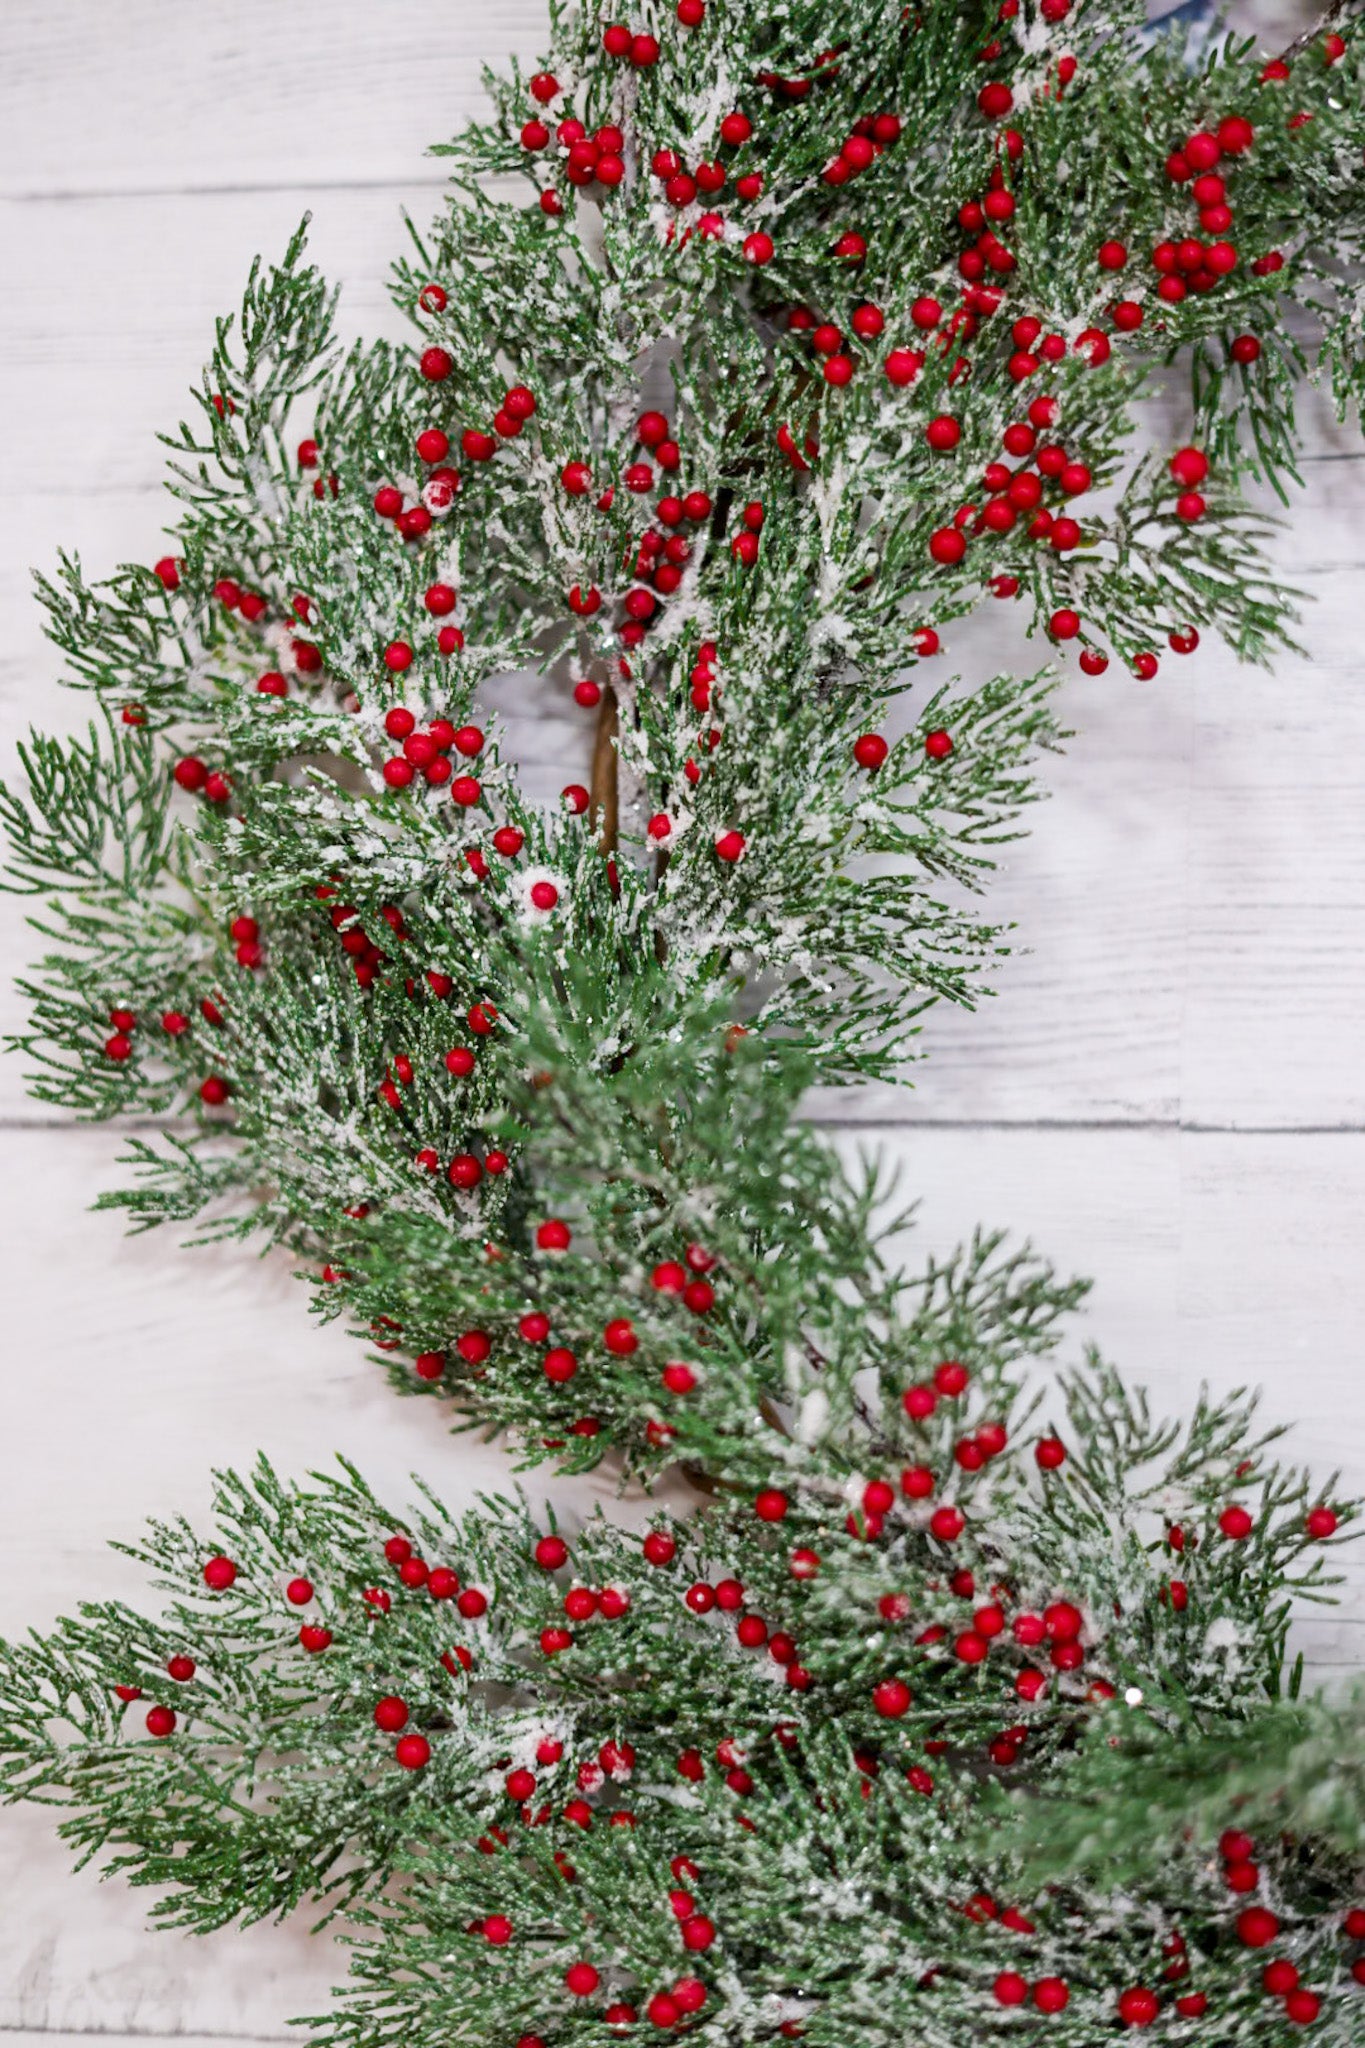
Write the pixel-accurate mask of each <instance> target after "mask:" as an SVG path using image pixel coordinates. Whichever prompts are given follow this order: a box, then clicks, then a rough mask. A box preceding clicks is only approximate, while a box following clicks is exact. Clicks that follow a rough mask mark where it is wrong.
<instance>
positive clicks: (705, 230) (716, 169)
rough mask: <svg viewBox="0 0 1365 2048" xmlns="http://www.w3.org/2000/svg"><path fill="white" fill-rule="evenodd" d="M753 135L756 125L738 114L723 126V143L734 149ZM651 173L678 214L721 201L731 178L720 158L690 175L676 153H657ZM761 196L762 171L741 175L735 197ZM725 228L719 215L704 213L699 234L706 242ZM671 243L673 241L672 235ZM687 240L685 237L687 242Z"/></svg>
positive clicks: (702, 164)
mask: <svg viewBox="0 0 1365 2048" xmlns="http://www.w3.org/2000/svg"><path fill="white" fill-rule="evenodd" d="M753 132H754V131H753V123H752V122H751V121H750V119H749V117H748V115H747V114H743V113H740V112H738V111H736V112H734V113H730V114H726V115H725V116H724V118H723V120H722V121H721V124H720V139H721V142H722V143H723V144H724V145H725V146H726V147H728V148H731V149H738V148H740V147H741V146H742V145H743V144H744V143H746V142H748V141H749V139H750V137H751V136H752V135H753ZM650 170H651V171H652V172H653V174H654V176H655V177H656V178H657V179H659V180H660V182H661V183H662V185H663V188H664V198H665V199H666V200H667V201H668V203H669V205H670V206H671V207H672V208H673V209H674V210H675V212H682V211H683V209H684V208H686V207H689V206H691V205H692V204H693V203H694V202H695V201H697V200H698V199H699V198H700V199H701V200H703V201H705V200H708V199H716V198H719V196H720V194H721V193H722V192H723V191H724V190H725V187H726V185H727V183H728V182H729V179H730V175H731V173H730V170H729V169H728V168H727V166H726V165H725V164H724V163H722V162H721V161H720V159H719V158H717V157H711V158H703V159H702V160H701V161H700V162H699V163H698V164H697V165H696V167H695V168H694V169H693V170H690V171H689V170H688V168H687V166H686V164H685V163H684V161H683V159H682V157H681V156H680V155H679V154H678V152H677V150H676V149H657V150H655V152H654V155H653V157H652V158H651V159H650ZM762 192H763V177H762V174H761V172H759V171H742V172H741V173H740V174H739V176H738V177H737V178H736V179H735V195H736V197H737V198H739V199H742V200H745V201H746V202H748V201H753V200H755V199H758V198H759V197H761V195H762ZM724 226H725V223H724V220H723V218H722V217H721V215H720V214H718V213H712V212H705V213H703V214H702V215H701V218H700V219H699V221H698V222H697V233H698V234H700V235H701V236H702V238H703V239H707V238H715V237H717V236H719V235H720V234H721V233H723V231H724ZM690 232H691V230H690V229H689V230H688V233H690ZM669 239H670V240H671V239H672V234H671V232H670V237H669ZM686 239H687V236H686V235H684V237H683V240H684V242H685V241H686Z"/></svg>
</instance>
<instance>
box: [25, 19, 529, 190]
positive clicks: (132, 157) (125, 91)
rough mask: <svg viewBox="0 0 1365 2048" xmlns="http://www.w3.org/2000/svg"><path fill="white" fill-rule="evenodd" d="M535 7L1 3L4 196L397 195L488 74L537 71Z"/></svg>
mask: <svg viewBox="0 0 1365 2048" xmlns="http://www.w3.org/2000/svg"><path fill="white" fill-rule="evenodd" d="M545 18H546V10H545V7H544V5H543V4H542V0H501V4H500V5H498V6H497V7H484V6H481V5H479V0H451V4H448V5H447V6H445V7H443V8H442V9H441V11H440V14H439V16H435V15H432V14H423V13H420V12H418V13H412V14H408V15H406V16H405V15H404V14H403V13H402V12H401V11H395V10H393V9H390V8H386V7H374V6H372V5H370V4H369V0H329V4H328V5H326V6H323V5H321V4H320V0H310V4H308V5H303V6H296V7H280V6H277V5H275V4H274V0H232V4H231V5H227V6H221V7H215V8H212V9H200V8H183V9H182V8H173V7H166V6H163V5H161V4H160V0H120V5H119V6H118V7H117V8H107V7H102V6H100V5H98V4H96V0H55V4H53V5H51V6H37V5H35V4H33V0H10V4H9V5H7V6H6V8H5V11H4V22H3V31H4V44H3V51H4V72H5V81H4V91H5V102H6V105H5V112H6V132H7V142H6V146H5V151H4V159H3V169H0V190H3V191H4V192H5V193H6V194H21V195H22V194H40V195H43V196H48V195H52V194H57V195H63V194H75V195H80V194H85V193H95V194H103V193H108V192H128V191H134V192H136V191H146V190H149V189H150V190H154V191H167V190H169V191H196V190H204V189H208V190H214V189H222V188H224V187H237V188H240V187H243V186H246V187H252V186H259V187H277V186H284V185H294V186H297V185H306V184H307V185H311V184H334V185H338V186H349V187H355V186H364V185H367V184H375V183H379V182H388V183H390V184H393V183H406V182H407V181H408V180H410V179H411V178H412V177H413V176H414V171H415V170H420V169H422V168H425V169H426V171H427V172H428V174H429V175H430V176H431V177H432V179H433V180H434V179H436V178H438V177H439V168H438V167H436V166H434V165H430V164H428V165H426V166H424V167H423V166H421V165H420V164H419V159H420V158H421V156H422V153H423V152H424V151H425V150H426V149H427V147H428V146H429V145H430V144H431V143H433V142H439V141H441V140H442V139H443V138H445V137H446V136H449V135H452V134H453V133H454V132H455V131H456V129H457V128H459V127H460V126H461V125H462V124H463V122H464V121H466V120H467V119H469V117H470V116H471V115H475V114H481V113H484V112H485V111H486V109H487V101H486V98H485V96H484V92H483V86H482V83H481V71H482V67H483V66H484V65H485V64H493V65H496V66H497V67H498V68H500V69H501V68H504V67H505V65H506V63H507V60H508V58H509V57H510V56H512V55H516V56H518V57H520V59H521V60H522V62H523V65H525V64H527V63H528V62H532V61H534V59H535V58H536V56H537V55H538V54H539V52H540V50H541V48H542V43H543V37H544V32H545V28H544V25H545Z"/></svg>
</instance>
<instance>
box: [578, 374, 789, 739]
mask: <svg viewBox="0 0 1365 2048" xmlns="http://www.w3.org/2000/svg"><path fill="white" fill-rule="evenodd" d="M635 439H636V442H637V444H638V446H639V447H640V448H642V449H643V450H645V452H646V454H647V455H648V457H649V458H650V459H649V460H646V459H644V457H643V456H641V457H638V458H637V459H636V460H635V461H633V462H630V463H628V464H627V465H626V468H625V471H624V473H623V476H622V482H623V483H624V485H625V487H626V489H627V490H628V491H630V492H632V493H633V494H634V495H636V496H638V497H644V496H646V495H647V494H648V493H649V492H651V491H652V490H653V489H654V488H655V484H656V481H657V478H656V474H655V471H656V468H657V469H658V470H661V471H662V472H663V473H664V474H665V475H666V476H671V475H673V474H674V473H675V472H676V471H677V470H678V469H679V468H680V467H681V465H682V450H681V448H680V447H679V445H678V442H677V441H676V440H675V439H674V438H673V435H672V434H671V433H670V431H669V423H668V420H667V418H666V417H665V415H664V414H663V413H661V412H654V411H649V412H643V413H641V415H640V417H639V419H638V420H637V422H636V426H635ZM559 480H560V483H561V485H562V486H563V488H564V490H565V491H566V492H567V494H568V495H569V496H570V497H571V498H582V497H586V496H587V494H588V493H589V491H591V489H592V481H593V480H592V471H591V469H590V468H589V466H588V464H587V463H586V462H584V461H581V460H576V461H572V462H566V463H565V465H564V467H563V469H562V470H561V471H560V478H559ZM614 496H615V492H614V490H612V489H611V488H608V489H607V490H605V491H604V492H602V494H601V495H600V496H599V497H598V499H597V508H598V510H599V511H606V510H608V509H609V508H610V506H611V504H612V502H613V499H614ZM711 512H712V503H711V498H710V496H709V494H708V493H707V492H706V491H698V490H694V491H687V492H685V493H683V494H681V495H679V494H678V493H676V492H672V491H669V492H666V493H665V495H664V496H663V497H661V498H660V499H658V500H657V502H656V504H655V507H654V519H653V522H652V523H651V525H650V526H649V527H647V528H646V529H645V531H644V532H643V533H642V534H641V536H640V539H639V541H638V543H636V544H635V545H634V547H633V549H632V552H631V553H629V554H628V555H627V557H626V562H625V567H626V569H627V571H628V572H629V571H631V570H632V569H633V573H634V575H635V578H636V581H635V583H634V584H633V585H632V587H631V588H630V589H629V590H628V591H627V592H626V594H625V597H624V598H623V600H622V609H623V610H624V612H625V618H624V620H623V622H622V623H621V625H620V626H619V627H618V629H617V630H618V637H619V639H620V641H621V645H622V646H623V647H626V648H631V647H638V646H639V645H640V643H641V642H642V641H643V639H644V637H645V634H646V631H647V630H648V628H649V626H650V624H651V622H652V621H653V620H654V619H655V617H656V615H657V613H658V609H659V599H660V598H661V597H664V598H666V597H671V596H672V595H673V593H674V592H675V591H676V590H677V589H678V588H679V586H680V584H681V583H682V579H683V572H684V569H685V567H686V564H687V562H688V560H689V559H690V557H691V553H692V544H691V542H690V541H689V540H688V539H687V537H686V535H685V534H684V533H682V532H681V531H679V529H680V528H682V527H683V526H684V525H691V526H698V525H700V524H701V523H702V522H703V521H704V520H707V519H709V518H710V516H711ZM758 518H759V523H760V524H761V522H762V509H761V507H760V508H759V511H758ZM569 605H570V609H571V610H574V611H577V612H580V613H583V614H591V613H593V612H596V611H597V610H598V609H599V608H600V605H601V595H600V593H599V592H598V591H596V590H593V591H590V592H588V593H586V594H585V593H583V592H582V591H581V590H579V589H578V587H577V586H575V589H574V590H573V591H571V592H570V594H569ZM600 694H601V693H600V690H598V691H597V692H596V694H595V695H594V694H592V693H589V694H588V698H587V701H589V702H596V701H597V696H600ZM580 701H583V700H582V699H580Z"/></svg>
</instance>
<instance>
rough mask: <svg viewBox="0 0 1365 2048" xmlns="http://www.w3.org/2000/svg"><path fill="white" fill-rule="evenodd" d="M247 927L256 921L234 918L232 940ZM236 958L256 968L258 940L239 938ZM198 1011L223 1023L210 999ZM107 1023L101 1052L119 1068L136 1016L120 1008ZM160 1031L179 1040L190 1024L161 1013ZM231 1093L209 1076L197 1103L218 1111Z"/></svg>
mask: <svg viewBox="0 0 1365 2048" xmlns="http://www.w3.org/2000/svg"><path fill="white" fill-rule="evenodd" d="M248 927H250V928H251V930H252V932H253V933H255V931H256V920H255V919H254V918H250V917H239V918H234V920H233V925H232V930H233V935H234V937H236V936H237V933H238V930H239V928H240V930H241V931H242V932H245V931H246V930H247V928H248ZM237 957H238V960H239V961H240V962H241V964H242V965H243V966H244V967H256V966H259V965H260V961H261V958H262V957H263V956H262V954H261V948H260V945H259V942H258V938H257V937H256V936H253V937H252V938H249V939H248V938H238V941H237ZM199 1007H200V1010H201V1012H202V1014H203V1016H204V1018H205V1020H206V1022H208V1023H210V1024H221V1023H222V1021H223V1013H222V1011H221V1010H220V1009H219V1008H218V1005H217V1004H216V1003H215V1002H214V1001H213V1000H212V998H211V997H209V996H205V998H204V999H203V1001H202V1002H201V1004H200V1006H199ZM109 1022H110V1024H111V1025H112V1026H113V1030H112V1031H111V1033H110V1035H109V1037H108V1038H106V1039H105V1041H104V1045H103V1047H102V1051H103V1053H104V1057H105V1058H106V1059H107V1060H113V1061H114V1063H115V1064H116V1065H117V1066H122V1065H123V1063H124V1061H125V1060H130V1059H131V1058H132V1056H133V1033H134V1031H136V1029H137V1014H136V1012H135V1011H133V1010H129V1009H127V1008H125V1007H124V1006H123V1005H122V1004H120V1005H117V1006H116V1007H115V1008H114V1009H112V1010H110V1012H109ZM161 1028H162V1030H163V1031H164V1032H165V1033H166V1036H167V1037H168V1038H181V1037H183V1036H184V1034H185V1033H186V1032H187V1031H188V1030H189V1028H190V1020H189V1018H188V1017H187V1016H186V1015H185V1014H184V1012H183V1011H182V1010H166V1011H163V1013H162V1017H161ZM231 1093H232V1084H231V1082H230V1081H227V1080H225V1079H224V1077H223V1076H222V1075H221V1074H209V1075H207V1076H206V1077H205V1079H204V1080H202V1081H201V1082H200V1084H199V1099H200V1101H201V1102H203V1103H204V1104H205V1105H206V1106H207V1107H208V1108H210V1109H216V1108H219V1107H220V1106H221V1105H222V1104H223V1103H225V1102H226V1101H227V1099H228V1097H229V1096H230V1095H231Z"/></svg>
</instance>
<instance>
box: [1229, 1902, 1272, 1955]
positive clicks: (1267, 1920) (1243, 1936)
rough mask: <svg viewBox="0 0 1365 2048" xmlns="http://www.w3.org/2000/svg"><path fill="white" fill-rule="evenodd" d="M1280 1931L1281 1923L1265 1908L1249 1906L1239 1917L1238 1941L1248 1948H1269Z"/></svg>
mask: <svg viewBox="0 0 1365 2048" xmlns="http://www.w3.org/2000/svg"><path fill="white" fill-rule="evenodd" d="M1279 1931H1280V1923H1279V1921H1278V1920H1277V1919H1276V1918H1275V1915H1274V1914H1273V1913H1272V1912H1270V1911H1268V1909H1267V1908H1266V1907H1265V1906H1248V1907H1247V1909H1246V1911H1245V1912H1244V1913H1239V1914H1238V1916H1237V1939H1238V1940H1239V1941H1240V1942H1242V1943H1244V1944H1245V1946H1246V1947H1247V1948H1268V1947H1269V1945H1270V1943H1271V1942H1272V1941H1273V1940H1274V1939H1275V1936H1276V1935H1277V1934H1278V1933H1279Z"/></svg>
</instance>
